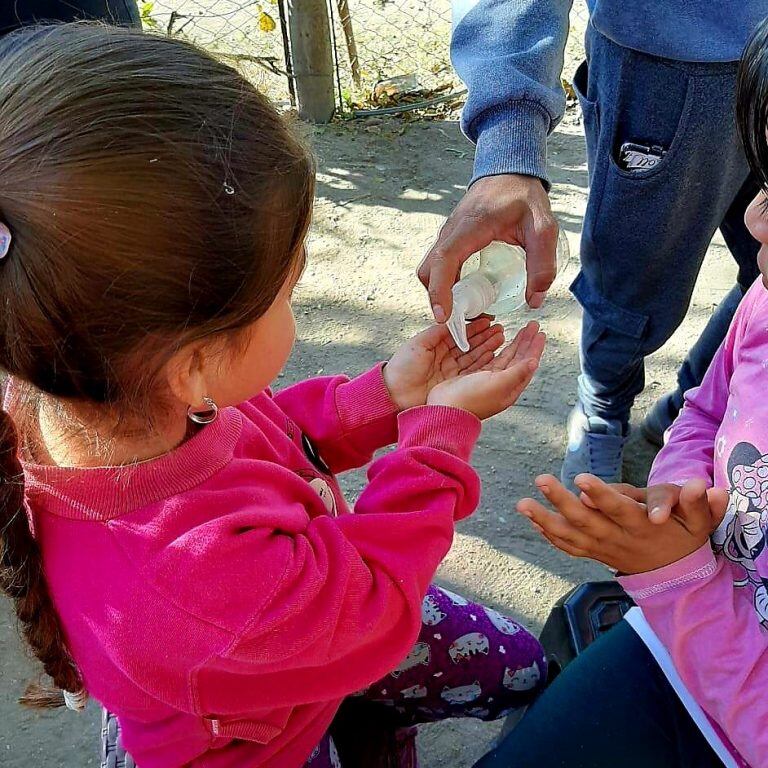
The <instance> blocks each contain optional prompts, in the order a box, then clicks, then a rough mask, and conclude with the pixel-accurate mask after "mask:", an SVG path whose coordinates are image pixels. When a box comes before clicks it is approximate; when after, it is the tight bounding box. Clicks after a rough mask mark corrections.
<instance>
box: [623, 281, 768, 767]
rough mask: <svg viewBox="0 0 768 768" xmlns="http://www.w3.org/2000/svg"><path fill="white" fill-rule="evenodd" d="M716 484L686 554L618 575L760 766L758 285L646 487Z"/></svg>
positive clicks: (765, 417) (763, 383)
mask: <svg viewBox="0 0 768 768" xmlns="http://www.w3.org/2000/svg"><path fill="white" fill-rule="evenodd" d="M694 478H701V479H703V480H706V482H707V483H708V484H709V485H714V486H717V487H720V488H726V489H728V490H729V492H730V504H729V506H728V511H727V513H726V516H725V519H724V520H723V523H722V525H720V527H719V528H718V529H717V531H716V532H715V534H714V535H713V536H712V541H711V544H710V543H707V544H706V545H705V546H703V547H701V549H699V550H698V551H696V552H694V553H693V554H691V555H689V556H688V557H686V558H684V559H682V560H679V561H678V562H676V563H672V564H671V565H668V566H666V567H664V568H660V569H659V570H657V571H653V572H651V573H645V574H639V575H636V576H630V577H626V578H623V579H620V581H621V583H622V584H623V586H624V587H625V588H626V590H627V591H628V592H629V593H630V594H631V595H632V597H633V598H634V599H635V600H636V602H637V603H638V604H639V605H640V607H641V608H642V609H643V613H644V614H645V617H646V619H647V620H648V622H649V623H650V625H651V626H652V627H653V629H654V630H655V631H656V634H657V635H658V636H659V638H660V639H661V640H662V642H663V643H664V645H665V646H666V647H667V650H668V651H669V653H670V655H671V657H672V660H673V661H674V664H675V667H676V669H677V671H678V673H679V674H680V677H681V678H682V680H683V682H685V684H686V685H687V687H688V689H689V690H690V692H691V693H692V694H693V696H694V697H695V699H696V700H697V702H698V703H699V704H700V706H701V707H702V709H703V710H704V711H705V712H706V713H707V715H708V716H709V717H710V719H711V720H712V721H713V722H714V724H715V725H716V726H718V730H720V732H721V733H723V734H725V736H726V737H727V739H728V741H730V746H732V747H734V748H735V749H734V752H735V751H738V753H739V755H734V756H735V757H737V758H739V757H740V761H741V762H742V764H745V763H744V761H746V763H748V764H749V765H751V766H754V768H763V767H764V766H768V589H767V588H766V587H768V549H767V548H766V532H768V291H766V289H765V288H764V287H763V285H762V282H761V281H760V280H758V282H757V283H755V285H753V286H752V288H751V289H750V290H749V292H748V293H747V295H746V296H745V298H744V300H743V301H742V303H741V306H740V307H739V309H738V312H737V313H736V316H735V318H734V320H733V323H732V325H731V328H730V331H729V332H728V336H727V337H726V339H725V341H724V343H723V345H722V347H721V348H720V350H719V351H718V353H717V355H716V356H715V359H714V360H713V361H712V364H711V366H710V368H709V371H708V372H707V375H706V376H705V378H704V381H703V382H702V385H701V386H700V387H699V388H698V389H694V390H692V391H691V392H689V393H688V395H687V396H686V403H685V407H684V409H683V411H682V413H681V415H680V417H679V418H678V419H677V421H676V422H675V423H674V425H673V426H672V429H671V430H670V432H669V433H668V438H667V444H666V446H665V447H664V449H663V450H662V451H661V453H660V454H659V455H658V457H657V459H656V462H655V463H654V465H653V469H652V471H651V476H650V478H649V481H648V482H649V484H655V483H678V484H682V483H684V482H685V481H687V480H691V479H694Z"/></svg>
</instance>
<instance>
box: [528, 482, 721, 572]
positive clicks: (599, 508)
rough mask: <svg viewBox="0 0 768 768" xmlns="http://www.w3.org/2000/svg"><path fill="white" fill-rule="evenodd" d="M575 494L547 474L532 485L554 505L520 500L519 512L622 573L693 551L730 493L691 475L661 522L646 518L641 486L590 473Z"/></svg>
mask: <svg viewBox="0 0 768 768" xmlns="http://www.w3.org/2000/svg"><path fill="white" fill-rule="evenodd" d="M576 483H577V485H578V487H579V488H580V490H581V491H582V498H581V499H579V498H577V497H576V496H574V495H573V494H572V493H570V492H569V491H568V490H566V489H565V488H564V487H563V485H562V484H561V483H560V482H559V481H558V480H557V479H556V478H554V477H552V476H551V475H542V476H541V477H539V478H537V479H536V485H537V486H538V488H539V490H540V491H541V492H542V493H543V494H544V496H546V498H547V500H548V501H549V502H550V503H551V504H552V506H553V507H554V508H555V509H556V510H557V511H556V512H553V511H550V510H548V509H547V508H546V507H545V506H544V505H542V504H540V503H539V502H538V501H535V500H534V499H523V500H522V501H520V503H519V504H518V507H517V508H518V511H519V512H520V513H521V514H523V515H525V516H526V517H527V518H529V519H530V520H531V522H532V523H533V524H534V526H535V527H536V529H537V530H538V531H539V533H541V534H542V536H544V537H545V538H546V539H547V540H548V541H549V542H550V543H551V544H553V545H554V546H556V547H557V548H558V549H561V550H562V551H563V552H567V553H568V554H569V555H573V556H574V557H588V558H591V559H592V560H597V561H598V562H601V563H604V564H605V565H607V566H610V567H611V568H615V569H616V570H618V571H620V572H621V573H624V574H632V573H642V572H645V571H652V570H655V569H657V568H661V567H663V566H665V565H669V564H670V563H674V562H676V561H677V560H681V559H682V558H683V557H685V556H686V555H689V554H691V553H692V552H695V551H696V550H697V549H698V548H699V547H700V546H702V544H704V542H706V541H707V539H708V538H709V536H710V534H711V533H712V531H713V530H714V529H715V528H716V527H717V526H718V524H719V523H720V521H721V520H722V518H723V515H724V514H725V509H726V506H727V504H728V494H727V493H726V492H725V491H723V490H720V489H713V488H710V489H708V488H707V487H706V485H705V483H704V482H703V481H702V480H692V481H690V482H689V483H687V484H686V485H685V486H683V488H682V489H681V491H680V496H679V499H678V502H677V504H676V505H675V506H674V507H673V509H672V514H671V515H670V516H669V517H668V519H667V520H666V521H665V522H662V523H660V522H652V521H651V520H649V519H648V511H647V505H646V503H645V502H646V501H647V496H646V490H645V489H643V488H633V487H631V486H610V485H608V484H606V483H604V482H603V481H602V480H600V479H599V478H597V477H594V476H592V475H580V476H579V477H577V478H576Z"/></svg>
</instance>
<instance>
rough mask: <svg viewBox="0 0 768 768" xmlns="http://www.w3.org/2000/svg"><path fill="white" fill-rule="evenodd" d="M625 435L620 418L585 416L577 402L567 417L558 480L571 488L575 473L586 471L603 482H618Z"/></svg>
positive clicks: (573, 486) (574, 488) (619, 480)
mask: <svg viewBox="0 0 768 768" xmlns="http://www.w3.org/2000/svg"><path fill="white" fill-rule="evenodd" d="M626 442H627V436H626V434H625V431H624V428H623V427H622V425H621V422H619V421H618V420H616V421H614V420H609V419H602V418H600V417H599V416H592V417H588V416H587V415H586V414H585V413H584V409H583V408H582V407H581V403H576V406H575V407H574V409H573V410H572V411H571V415H570V416H569V417H568V449H567V450H566V453H565V459H564V460H563V468H562V469H561V470H560V480H561V482H562V483H563V485H564V486H565V487H566V488H568V489H569V490H571V491H574V492H578V490H577V488H576V486H575V485H574V482H573V481H574V479H575V478H576V476H577V475H580V474H582V473H584V472H588V473H589V474H591V475H595V476H596V477H599V478H600V479H601V480H605V482H606V483H620V482H621V463H622V458H623V455H624V445H625V443H626Z"/></svg>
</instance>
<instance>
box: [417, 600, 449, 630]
mask: <svg viewBox="0 0 768 768" xmlns="http://www.w3.org/2000/svg"><path fill="white" fill-rule="evenodd" d="M446 616H447V614H445V613H443V612H442V611H441V610H440V606H439V605H438V604H437V600H435V598H434V597H432V595H424V599H423V600H422V601H421V622H422V624H424V626H427V627H434V626H435V625H436V624H439V623H440V622H441V621H442V620H443V619H444V618H445V617H446Z"/></svg>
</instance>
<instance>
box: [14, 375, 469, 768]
mask: <svg viewBox="0 0 768 768" xmlns="http://www.w3.org/2000/svg"><path fill="white" fill-rule="evenodd" d="M479 432H480V423H479V421H478V420H477V419H476V418H475V417H474V416H472V415H470V414H468V413H466V412H463V411H459V410H455V409H451V408H443V407H421V408H413V409H411V410H408V411H405V412H403V413H400V414H399V415H397V414H396V411H395V407H394V405H393V404H392V402H391V400H390V398H389V395H388V392H387V389H386V386H385V384H384V381H383V377H382V375H381V368H380V367H379V368H376V369H374V370H373V371H371V372H369V373H367V374H365V375H363V376H361V377H359V378H357V379H353V380H351V381H349V380H347V379H345V378H343V377H336V378H324V379H315V380H310V381H306V382H303V383H301V384H298V385H296V386H294V387H291V388H289V389H287V390H285V391H283V392H280V393H279V394H277V395H275V396H274V397H273V396H272V395H271V394H270V393H268V392H267V393H264V394H261V395H259V396H258V397H256V398H254V399H253V400H252V401H250V402H248V403H245V404H243V405H242V406H240V407H237V408H225V409H222V411H221V412H220V416H219V419H218V420H217V421H216V422H214V423H213V424H211V425H209V426H207V427H205V428H204V429H202V430H201V431H200V432H199V433H198V434H197V435H195V436H194V437H193V438H191V439H190V440H189V441H188V442H186V443H184V444H183V445H182V446H180V447H179V448H178V449H176V450H174V451H173V452H171V453H169V454H167V455H165V456H163V457H161V458H158V459H156V460H153V461H150V462H147V463H143V464H138V465H136V466H132V467H123V468H120V469H115V468H110V469H70V468H57V467H43V466H37V465H31V464H27V465H25V475H26V482H27V486H26V488H27V499H28V504H29V510H30V518H31V521H32V525H33V528H34V531H35V535H36V536H37V538H38V540H39V541H40V544H41V547H42V553H43V560H44V567H45V572H46V577H47V580H48V583H49V585H50V589H51V592H52V596H53V600H54V603H55V606H56V609H57V611H58V613H59V616H60V617H61V621H62V624H63V627H64V631H65V635H66V640H67V643H68V646H69V648H70V650H71V652H72V654H73V656H74V659H75V661H76V662H77V664H78V666H79V668H80V670H81V671H82V673H83V677H84V680H85V683H86V687H87V689H88V691H89V692H90V693H91V694H92V695H93V696H94V697H95V698H97V699H98V700H99V701H101V702H102V703H103V704H104V705H105V706H107V707H108V708H109V709H111V710H112V711H114V712H116V713H117V714H118V716H119V718H120V720H121V723H122V727H123V732H124V744H125V747H126V748H127V749H128V751H129V752H131V753H132V755H133V757H134V758H135V759H136V761H137V763H138V764H139V765H140V766H141V767H142V768H174V766H182V765H183V766H195V767H199V766H205V767H206V768H230V767H232V768H234V766H238V768H240V767H241V766H246V765H247V766H270V767H277V766H279V767H280V768H290V767H291V766H300V765H301V764H302V763H303V762H304V760H305V759H306V758H307V757H308V756H309V754H310V752H311V751H312V749H313V747H314V746H315V745H316V744H317V742H318V741H319V740H320V739H321V737H322V735H323V733H324V732H325V731H326V729H327V728H328V726H329V724H330V722H331V720H332V718H333V716H334V714H335V712H336V710H337V708H338V705H339V703H340V701H341V700H342V699H343V698H344V697H345V696H347V695H348V694H350V693H353V692H355V691H357V690H360V689H362V688H364V687H366V686H367V685H368V684H369V683H371V682H372V681H374V680H376V679H378V678H379V677H381V676H383V675H384V674H386V673H387V672H389V671H390V670H391V669H393V668H394V667H396V666H397V664H398V663H399V662H400V661H401V660H402V658H403V657H404V656H405V655H406V654H407V652H408V650H409V649H410V647H411V645H412V644H413V642H414V641H415V639H416V637H417V634H418V631H419V626H420V621H421V618H420V615H421V614H420V608H421V600H422V597H423V595H424V593H425V591H426V589H427V586H428V584H429V582H430V580H431V579H432V576H433V574H434V572H435V570H436V568H437V566H438V564H439V562H440V561H441V559H442V558H443V556H444V555H445V554H446V552H447V551H448V548H449V547H450V544H451V540H452V536H453V528H454V522H455V520H457V519H460V518H462V517H465V516H467V515H469V514H470V513H471V512H472V511H473V510H474V509H475V507H476V505H477V502H478V498H479V482H478V479H477V476H476V474H475V472H474V471H473V470H472V468H471V467H470V466H469V464H468V463H467V461H468V459H469V456H470V452H471V450H472V447H473V445H474V443H475V441H476V439H477V437H478V435H479ZM395 440H397V448H396V449H395V450H394V451H392V452H391V453H389V454H387V455H385V456H383V457H382V458H379V459H378V460H377V461H375V462H374V463H373V464H372V465H371V467H370V470H369V475H368V479H369V483H368V485H367V486H366V488H365V489H364V491H363V493H362V494H361V496H360V498H359V500H358V502H357V504H356V505H355V508H354V513H351V510H350V509H349V508H348V507H347V505H346V504H345V501H344V499H343V498H342V495H341V492H340V490H339V486H338V484H337V482H336V480H335V479H334V476H333V473H335V472H341V471H343V470H346V469H350V468H352V467H358V466H362V465H364V464H366V463H367V462H368V461H369V460H370V459H371V457H372V454H373V452H374V451H375V450H376V449H378V448H380V447H382V446H384V445H387V444H389V443H391V442H393V441H395Z"/></svg>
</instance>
